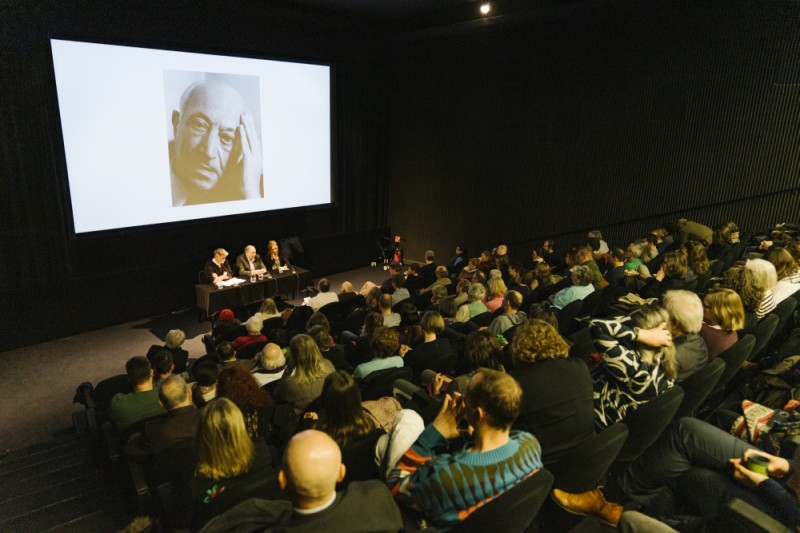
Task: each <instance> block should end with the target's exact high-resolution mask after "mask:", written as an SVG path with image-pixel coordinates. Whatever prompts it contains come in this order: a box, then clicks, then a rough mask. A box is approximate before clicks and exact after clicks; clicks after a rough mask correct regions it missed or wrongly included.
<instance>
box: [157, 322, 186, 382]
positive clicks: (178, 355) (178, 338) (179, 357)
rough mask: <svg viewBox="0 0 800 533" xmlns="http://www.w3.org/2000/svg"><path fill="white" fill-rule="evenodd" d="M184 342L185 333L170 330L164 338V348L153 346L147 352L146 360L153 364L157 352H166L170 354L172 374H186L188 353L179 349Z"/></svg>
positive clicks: (178, 330)
mask: <svg viewBox="0 0 800 533" xmlns="http://www.w3.org/2000/svg"><path fill="white" fill-rule="evenodd" d="M185 341H186V333H184V332H183V330H180V329H171V330H169V331H168V332H167V336H166V337H165V338H164V346H159V345H157V344H154V345H152V346H151V347H150V349H149V350H147V360H148V361H150V364H151V365H152V364H153V361H154V359H155V356H156V354H157V353H158V352H160V351H162V350H166V351H168V352H169V353H171V354H172V362H173V363H174V364H175V369H174V370H173V371H172V372H173V373H174V374H180V373H182V372H186V363H187V362H188V361H189V352H187V351H186V350H184V349H183V348H181V346H183V343H184V342H185Z"/></svg>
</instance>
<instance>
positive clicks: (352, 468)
mask: <svg viewBox="0 0 800 533" xmlns="http://www.w3.org/2000/svg"><path fill="white" fill-rule="evenodd" d="M384 434H385V432H384V431H383V430H382V429H380V428H378V429H373V430H372V431H370V432H369V433H367V434H366V435H364V436H363V437H361V438H360V439H358V440H356V441H355V442H349V443H347V446H345V447H344V448H342V464H344V466H345V478H344V481H342V482H341V483H339V484H338V485H337V490H342V489H344V488H346V487H347V485H348V484H349V483H350V482H351V481H365V480H367V479H380V471H379V470H378V465H376V464H375V446H376V445H377V443H378V439H379V438H380V437H381V435H384Z"/></svg>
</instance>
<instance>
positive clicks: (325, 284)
mask: <svg viewBox="0 0 800 533" xmlns="http://www.w3.org/2000/svg"><path fill="white" fill-rule="evenodd" d="M329 290H331V282H330V280H329V279H328V278H322V279H321V280H319V292H328V291H329Z"/></svg>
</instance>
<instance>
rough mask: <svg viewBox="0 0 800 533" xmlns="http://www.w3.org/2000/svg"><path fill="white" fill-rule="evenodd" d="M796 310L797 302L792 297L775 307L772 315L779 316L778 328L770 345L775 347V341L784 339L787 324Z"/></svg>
mask: <svg viewBox="0 0 800 533" xmlns="http://www.w3.org/2000/svg"><path fill="white" fill-rule="evenodd" d="M795 308H797V300H795V299H794V297H791V296H790V297H789V298H786V299H785V300H784V301H782V302H781V303H779V304H778V305H777V307H775V310H774V311H773V312H772V314H773V315H777V317H778V326H777V327H776V328H775V333H773V334H772V338H771V339H770V344H773V345H774V343H775V341H777V340H778V339H779V338H782V336H783V331H784V329H785V328H786V324H787V323H788V322H789V319H790V318H791V317H792V313H794V310H795Z"/></svg>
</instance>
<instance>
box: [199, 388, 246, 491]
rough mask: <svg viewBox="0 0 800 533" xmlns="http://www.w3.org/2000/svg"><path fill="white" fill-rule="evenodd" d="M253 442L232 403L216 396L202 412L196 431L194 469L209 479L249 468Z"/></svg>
mask: <svg viewBox="0 0 800 533" xmlns="http://www.w3.org/2000/svg"><path fill="white" fill-rule="evenodd" d="M253 449H254V447H253V441H252V440H251V439H250V436H249V435H248V434H247V429H246V428H245V425H244V417H243V416H242V412H241V411H240V410H239V408H238V407H236V405H234V403H233V402H231V401H230V400H228V399H226V398H217V399H215V400H214V401H212V402H210V403H209V404H208V405H206V406H205V408H204V409H203V410H202V412H201V416H200V426H199V427H198V430H197V455H198V462H197V472H198V473H199V474H202V475H204V476H206V477H209V478H212V479H227V478H230V477H234V476H237V475H239V474H242V473H244V472H247V469H248V468H249V467H250V463H251V461H252V458H253V454H254V452H253Z"/></svg>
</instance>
